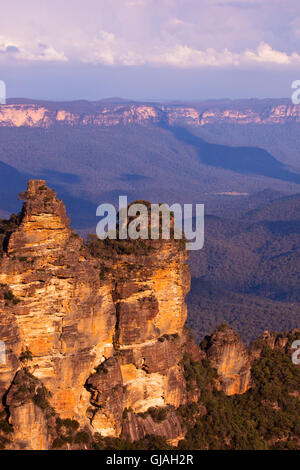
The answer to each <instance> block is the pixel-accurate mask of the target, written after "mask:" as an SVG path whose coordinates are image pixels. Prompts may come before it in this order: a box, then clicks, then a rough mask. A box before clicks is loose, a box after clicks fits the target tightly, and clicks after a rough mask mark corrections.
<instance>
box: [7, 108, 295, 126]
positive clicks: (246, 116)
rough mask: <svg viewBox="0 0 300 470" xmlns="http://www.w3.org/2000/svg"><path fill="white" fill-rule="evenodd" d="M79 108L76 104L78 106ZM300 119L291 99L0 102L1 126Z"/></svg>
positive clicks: (242, 122) (190, 123) (258, 122)
mask: <svg viewBox="0 0 300 470" xmlns="http://www.w3.org/2000/svg"><path fill="white" fill-rule="evenodd" d="M75 109H76V108H75ZM290 121H292V122H300V106H299V105H293V104H291V103H286V102H284V103H282V104H281V103H280V104H270V103H268V104H266V105H265V106H264V107H263V108H261V107H256V106H255V105H253V106H252V107H251V105H248V106H246V107H245V106H244V107H243V108H240V107H239V106H235V104H234V103H233V104H232V105H230V104H229V105H226V106H224V105H223V106H221V107H218V105H211V106H203V107H202V106H201V104H200V105H197V106H186V105H172V106H170V105H161V104H155V105H149V104H143V103H138V104H131V103H128V104H127V103H126V104H113V103H107V104H105V105H101V106H98V107H95V109H91V110H90V111H84V112H79V111H78V112H77V111H75V110H73V111H70V110H68V109H67V106H66V109H64V107H63V106H62V105H57V106H56V107H55V106H53V105H51V107H47V106H46V105H39V104H8V105H1V106H0V127H33V128H35V127H36V128H49V127H52V126H56V125H58V126H73V127H74V126H80V127H86V126H94V127H112V126H117V125H125V126H128V125H132V124H137V125H149V124H159V123H163V124H169V125H171V126H173V125H175V126H177V125H189V126H193V127H199V126H205V125H207V124H218V123H229V124H230V123H234V124H241V125H243V124H261V125H263V124H284V123H286V122H290Z"/></svg>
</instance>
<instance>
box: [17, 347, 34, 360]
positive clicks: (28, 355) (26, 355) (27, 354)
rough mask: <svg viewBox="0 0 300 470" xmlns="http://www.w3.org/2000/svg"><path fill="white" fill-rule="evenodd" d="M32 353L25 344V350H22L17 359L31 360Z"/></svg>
mask: <svg viewBox="0 0 300 470" xmlns="http://www.w3.org/2000/svg"><path fill="white" fill-rule="evenodd" d="M32 359H33V355H32V352H31V351H30V350H29V349H28V346H26V349H25V351H22V352H21V354H20V357H19V360H20V361H21V362H26V361H32Z"/></svg>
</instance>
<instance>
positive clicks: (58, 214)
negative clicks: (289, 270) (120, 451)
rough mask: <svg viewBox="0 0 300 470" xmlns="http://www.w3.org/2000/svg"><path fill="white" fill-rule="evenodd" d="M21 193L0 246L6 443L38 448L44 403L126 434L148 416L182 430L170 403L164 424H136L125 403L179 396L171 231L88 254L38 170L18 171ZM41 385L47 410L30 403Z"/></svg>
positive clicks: (180, 310)
mask: <svg viewBox="0 0 300 470" xmlns="http://www.w3.org/2000/svg"><path fill="white" fill-rule="evenodd" d="M22 197H23V198H24V200H25V202H24V206H23V210H22V213H21V215H20V216H19V217H17V219H16V220H15V221H14V224H12V227H11V229H10V230H9V231H8V233H7V234H6V236H5V237H6V238H5V242H4V246H5V249H4V253H3V255H2V258H0V285H1V286H0V333H1V340H2V341H4V342H5V344H6V363H5V364H0V395H1V397H3V396H4V397H5V399H4V401H3V405H5V406H4V408H2V410H0V411H2V412H3V410H4V411H5V412H6V413H8V414H9V420H10V423H11V424H12V425H13V428H14V430H15V433H14V438H13V439H14V441H13V447H14V448H22V447H25V448H34V449H37V448H40V449H45V448H48V447H49V445H50V442H51V436H49V435H48V431H47V429H48V428H49V422H50V423H51V419H52V418H51V416H52V415H53V413H54V414H56V416H59V417H60V418H62V419H65V418H71V419H76V420H77V421H78V422H79V424H80V426H81V427H82V428H84V427H86V428H87V429H88V430H89V432H91V433H94V432H98V433H100V434H101V435H102V436H119V435H120V433H121V432H122V428H123V432H124V433H125V434H126V433H127V437H128V438H130V439H136V438H139V436H144V435H145V433H146V432H147V433H148V431H149V429H150V430H151V429H152V428H153V432H154V431H155V432H158V433H160V434H162V435H165V436H166V437H168V438H170V439H172V440H173V442H176V439H177V437H178V436H180V435H182V432H183V431H182V429H181V427H180V424H179V423H177V421H178V420H177V421H176V417H175V416H174V413H173V412H172V411H170V413H169V416H168V417H167V419H166V420H165V424H164V426H157V425H155V423H154V422H153V420H152V418H151V417H150V416H149V419H147V422H146V423H145V426H146V427H145V426H142V424H141V423H140V424H139V425H138V426H137V428H136V427H134V425H133V423H134V422H135V421H134V420H135V418H134V413H139V412H146V411H147V410H148V409H149V408H150V407H157V406H159V407H167V408H168V409H169V408H170V407H171V408H172V407H173V409H174V408H175V407H178V406H179V405H180V404H183V403H185V401H186V389H185V380H184V377H183V370H182V366H181V364H180V362H181V360H182V355H183V343H184V339H183V334H182V333H183V326H184V323H185V320H186V316H187V309H186V305H185V302H184V299H185V295H186V294H187V292H188V290H189V286H190V275H189V269H188V267H187V266H186V261H187V254H186V251H185V250H184V249H183V247H182V245H180V243H179V242H178V241H176V242H175V241H174V240H173V241H172V240H170V241H161V240H157V241H155V242H153V246H150V245H151V244H150V245H149V247H146V249H145V250H144V248H143V249H142V250H140V251H139V250H138V251H137V252H135V251H134V250H135V248H134V244H132V246H131V251H130V252H129V253H122V254H120V253H117V252H114V251H113V249H112V248H109V247H105V246H103V248H102V247H101V246H100V255H99V256H94V255H93V254H92V253H91V250H90V249H88V247H87V246H86V245H85V244H84V242H83V240H82V239H81V238H80V237H78V236H77V235H76V234H74V232H73V231H72V230H71V229H70V228H69V220H68V218H67V217H66V212H65V207H64V205H63V203H62V202H61V201H60V200H58V199H57V198H56V195H55V192H54V191H52V190H51V189H49V188H48V187H47V186H46V183H45V181H42V180H32V181H29V184H28V189H27V191H26V192H25V193H24V194H22ZM109 250H111V251H109ZM103 270H104V272H105V275H103ZM26 351H27V353H28V354H27V356H26ZM24 371H25V372H24ZM24 373H25V375H24ZM22 374H23V375H22ZM26 374H28V376H27V375H26ZM28 377H29V379H28ZM25 379H26V380H25ZM24 380H25V382H26V381H27V382H28V384H27V386H26V387H27V388H26V387H25V386H22V385H21V383H22V381H23V382H24ZM27 382H26V383H27ZM12 384H13V385H12ZM18 387H19V388H18ZM20 387H21V389H20ZM22 387H23V388H22ZM39 387H40V388H39ZM43 387H45V389H47V391H49V397H48V398H47V400H48V402H49V406H51V410H52V411H51V413H52V415H51V413H50V414H49V415H47V413H48V412H47V413H43V409H46V405H45V406H44V407H43V406H42V407H39V406H37V405H36V404H35V400H37V399H38V401H39V393H44V392H43ZM25 388H26V390H27V392H28V393H27V392H26V393H25V391H24V390H25ZM23 389H24V390H23ZM8 390H10V392H9V393H8V394H7V392H8ZM20 390H21V391H20ZM22 390H23V392H24V396H23V395H22V393H23V392H22ZM39 390H42V392H40V391H39ZM37 397H38V398H37ZM32 399H33V402H32ZM44 402H45V403H46V401H45V400H44ZM1 406H2V405H1ZM47 406H48V405H47ZM47 409H48V408H47ZM125 410H130V412H129V414H128V419H129V420H130V422H127V421H126V420H124V411H125ZM132 413H133V415H132ZM46 415H47V416H46ZM47 420H50V421H49V422H48V421H47ZM174 420H175V421H176V423H177V424H176V429H177V430H176V431H174V429H173V426H172V423H174ZM36 421H38V423H39V424H37V423H36ZM126 422H127V424H126ZM151 426H152V428H151ZM50 427H51V426H50ZM170 427H172V429H173V430H172V432H171V433H170ZM33 429H35V431H34V432H33ZM133 429H134V430H133ZM137 429H140V431H139V432H138V431H137Z"/></svg>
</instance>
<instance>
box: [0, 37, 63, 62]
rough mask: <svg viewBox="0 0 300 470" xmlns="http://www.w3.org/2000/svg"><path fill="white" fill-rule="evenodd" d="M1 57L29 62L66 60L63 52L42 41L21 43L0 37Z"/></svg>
mask: <svg viewBox="0 0 300 470" xmlns="http://www.w3.org/2000/svg"><path fill="white" fill-rule="evenodd" d="M0 53H1V56H0V57H1V58H2V59H4V60H5V59H6V60H10V59H13V60H17V61H29V62H37V61H39V62H67V61H68V59H67V57H66V56H65V54H64V52H60V51H57V50H56V49H55V48H54V47H52V46H48V45H46V44H43V43H37V44H34V43H33V44H29V43H28V44H21V43H19V42H15V41H11V40H9V39H5V38H3V37H0Z"/></svg>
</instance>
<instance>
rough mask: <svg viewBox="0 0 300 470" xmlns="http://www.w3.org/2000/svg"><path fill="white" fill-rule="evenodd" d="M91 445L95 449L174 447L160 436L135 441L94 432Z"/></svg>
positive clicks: (167, 448)
mask: <svg viewBox="0 0 300 470" xmlns="http://www.w3.org/2000/svg"><path fill="white" fill-rule="evenodd" d="M93 447H94V449H96V450H172V449H174V447H172V446H170V445H169V444H168V443H167V440H166V438H165V437H162V436H153V435H150V436H146V437H145V438H144V439H140V440H138V441H135V442H130V441H128V440H126V439H123V438H122V437H121V438H108V437H107V438H102V437H101V436H100V435H97V434H95V436H94V443H93Z"/></svg>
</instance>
